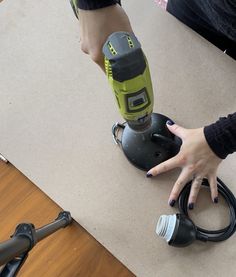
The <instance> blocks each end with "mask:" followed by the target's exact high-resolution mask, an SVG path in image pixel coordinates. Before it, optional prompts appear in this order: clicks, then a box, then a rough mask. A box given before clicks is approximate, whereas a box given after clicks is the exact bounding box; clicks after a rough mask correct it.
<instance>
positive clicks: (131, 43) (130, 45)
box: [127, 37, 134, 48]
mask: <svg viewBox="0 0 236 277" xmlns="http://www.w3.org/2000/svg"><path fill="white" fill-rule="evenodd" d="M127 40H128V44H129V47H130V48H133V47H134V43H133V41H132V39H131V37H127Z"/></svg>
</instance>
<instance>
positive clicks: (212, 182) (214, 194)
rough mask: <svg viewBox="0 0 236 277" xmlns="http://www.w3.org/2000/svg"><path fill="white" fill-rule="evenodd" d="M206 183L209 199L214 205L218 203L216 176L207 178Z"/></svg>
mask: <svg viewBox="0 0 236 277" xmlns="http://www.w3.org/2000/svg"><path fill="white" fill-rule="evenodd" d="M208 181H209V184H210V189H211V199H212V201H213V202H214V203H218V189H217V180H216V176H215V175H214V176H209V177H208Z"/></svg>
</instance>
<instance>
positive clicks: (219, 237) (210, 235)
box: [179, 178, 236, 242]
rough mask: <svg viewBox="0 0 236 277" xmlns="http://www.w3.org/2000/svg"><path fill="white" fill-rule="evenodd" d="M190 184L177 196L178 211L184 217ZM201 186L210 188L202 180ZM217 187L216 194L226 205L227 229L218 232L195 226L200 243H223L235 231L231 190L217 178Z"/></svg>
mask: <svg viewBox="0 0 236 277" xmlns="http://www.w3.org/2000/svg"><path fill="white" fill-rule="evenodd" d="M191 184H192V182H189V183H188V184H187V185H186V186H185V187H184V188H183V190H182V191H181V193H180V196H179V210H180V212H181V213H183V214H185V215H186V216H188V197H189V194H190V189H191ZM202 186H205V187H209V186H210V185H209V182H208V180H207V179H205V178H204V179H203V182H202ZM217 187H218V192H219V193H220V194H221V195H222V197H223V198H224V199H225V201H226V203H227V204H228V207H229V216H230V223H229V225H228V226H227V227H225V228H223V229H220V230H206V229H203V228H200V227H198V226H196V229H197V239H199V240H202V241H214V242H219V241H224V240H226V239H228V238H229V237H231V236H232V235H233V234H234V232H235V231H236V199H235V197H234V195H233V193H232V192H231V190H230V189H229V188H228V187H227V186H226V185H225V184H224V183H223V181H221V180H220V179H219V178H217Z"/></svg>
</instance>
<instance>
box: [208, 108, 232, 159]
mask: <svg viewBox="0 0 236 277" xmlns="http://www.w3.org/2000/svg"><path fill="white" fill-rule="evenodd" d="M204 134H205V138H206V140H207V142H208V144H209V146H210V147H211V149H212V151H213V152H214V153H215V154H216V155H217V156H218V157H219V158H221V159H225V158H226V157H227V155H228V154H231V153H233V152H235V151H236V113H233V114H229V115H228V116H227V117H221V118H220V119H219V120H218V121H216V122H215V123H213V124H211V125H209V126H206V127H205V128H204Z"/></svg>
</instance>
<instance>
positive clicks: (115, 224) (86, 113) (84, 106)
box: [0, 0, 236, 277]
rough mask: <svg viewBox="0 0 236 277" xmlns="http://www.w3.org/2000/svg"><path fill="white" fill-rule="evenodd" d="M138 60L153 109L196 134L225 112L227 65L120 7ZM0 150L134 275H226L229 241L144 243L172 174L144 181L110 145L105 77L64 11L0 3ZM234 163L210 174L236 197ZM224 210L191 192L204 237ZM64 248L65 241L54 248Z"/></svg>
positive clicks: (230, 67) (170, 25)
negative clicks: (139, 51) (146, 68)
mask: <svg viewBox="0 0 236 277" xmlns="http://www.w3.org/2000/svg"><path fill="white" fill-rule="evenodd" d="M124 2H125V3H124V6H125V9H126V10H127V12H128V14H129V16H130V19H131V22H132V24H133V28H134V30H135V33H136V35H137V37H138V38H139V40H140V41H141V42H142V44H143V49H144V51H145V53H146V55H147V58H148V60H149V64H150V68H151V73H152V79H153V86H154V93H155V111H156V112H159V113H163V114H166V115H168V116H169V117H171V118H172V119H174V120H175V121H176V122H177V123H179V124H181V125H183V126H185V127H188V128H195V127H200V126H203V125H206V124H208V123H211V122H213V121H215V120H216V119H217V118H218V117H219V116H224V115H227V114H228V113H230V112H234V111H235V110H236V100H235V92H236V78H235V77H236V63H235V61H233V60H232V59H231V58H229V57H227V56H226V55H224V54H223V53H222V52H221V51H220V50H218V49H217V48H216V47H214V46H212V45H211V44H210V43H208V42H207V41H205V40H204V39H203V38H201V37H200V36H198V35H197V34H196V33H194V32H193V31H192V30H190V29H189V28H187V27H186V26H184V25H183V24H181V23H180V22H178V21H177V20H176V19H175V18H173V17H172V16H170V15H168V14H167V13H165V12H164V11H162V10H161V9H159V8H158V7H157V6H156V5H155V4H154V3H153V2H152V1H134V0H129V1H124ZM0 42H1V51H0V66H1V73H0V99H1V109H0V130H1V136H0V152H1V153H2V154H3V155H4V156H5V157H6V158H8V159H9V160H10V161H11V162H12V163H13V164H14V165H15V166H16V167H18V168H19V169H20V170H21V171H22V172H23V173H24V174H25V175H26V176H28V177H29V178H30V179H31V180H32V181H33V182H35V183H36V184H37V185H38V186H39V187H40V188H41V189H42V190H43V191H44V192H45V193H47V194H48V195H49V196H50V197H51V198H52V199H53V200H55V201H56V202H57V203H58V204H59V205H61V206H62V207H63V208H64V209H66V210H70V211H71V213H72V215H73V217H74V218H75V219H76V220H77V221H78V222H79V223H80V224H81V225H82V226H84V227H85V228H86V229H87V230H88V231H89V232H90V233H91V234H92V235H93V236H94V237H95V238H96V239H97V240H98V241H100V242H101V243H102V244H103V245H104V246H105V247H106V248H107V249H108V250H110V251H111V252H112V253H113V254H114V255H115V256H116V257H117V258H118V259H120V260H121V261H122V262H123V263H124V264H125V265H127V266H128V268H129V269H131V270H132V271H133V272H134V273H135V274H137V275H138V276H147V277H149V276H189V275H191V276H214V277H215V276H234V275H235V274H236V269H235V264H234V260H235V256H236V244H235V243H236V237H235V236H233V237H232V238H231V239H229V240H228V241H226V242H223V243H220V244H211V243H207V244H202V243H195V244H193V245H192V246H190V247H188V248H184V249H176V248H171V247H169V246H168V245H167V244H166V243H165V242H164V241H163V240H161V239H160V238H158V237H157V236H156V235H155V227H156V222H157V219H158V218H159V216H160V215H161V214H169V213H175V212H176V211H177V210H176V209H171V208H170V207H168V205H167V199H168V195H169V192H170V190H171V188H172V185H173V182H174V181H175V180H176V177H177V175H178V172H179V171H178V170H175V171H173V172H169V173H166V174H163V175H161V176H159V177H157V178H154V179H152V180H150V179H147V178H146V177H145V173H144V172H142V171H139V170H138V169H136V168H134V167H133V166H131V165H130V164H129V162H128V161H127V160H126V158H125V157H124V156H123V154H122V152H121V151H120V150H119V149H118V148H117V147H116V146H115V145H114V143H113V140H112V137H111V126H112V124H113V123H114V122H116V121H118V120H121V118H120V116H119V114H118V110H117V108H116V104H115V101H114V99H113V95H112V92H111V89H110V88H109V86H108V84H107V81H106V78H105V76H104V75H103V73H102V72H101V71H100V69H99V68H98V67H96V66H95V65H94V64H93V63H92V62H91V61H90V60H89V59H88V57H86V56H85V55H84V54H82V53H81V51H80V45H79V30H78V23H77V22H76V19H75V18H74V16H73V13H72V10H71V8H70V5H69V2H68V1H65V0H64V1H57V3H56V4H55V1H52V0H47V1H46V0H42V1H37V3H36V2H34V1H29V0H21V1H18V2H17V1H11V0H8V1H4V2H3V3H1V5H0ZM235 166H236V155H232V156H230V157H229V158H227V159H226V160H225V161H224V163H223V164H222V166H221V168H220V170H219V177H221V178H222V179H223V180H224V181H225V182H226V183H227V184H228V186H229V187H230V188H231V189H232V191H233V192H234V193H236V186H235V185H236V183H235V178H234V177H235ZM227 213H228V212H227V209H226V206H225V205H224V204H223V200H222V199H221V198H220V203H219V204H218V205H217V206H215V205H213V204H211V202H210V197H209V193H206V192H204V191H203V192H202V193H201V196H200V199H199V202H198V204H197V206H196V209H195V211H194V212H192V216H193V218H194V220H195V221H196V222H197V223H198V224H200V225H202V226H205V227H208V228H218V227H221V226H223V225H224V224H226V222H227ZM65 243H66V242H65Z"/></svg>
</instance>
